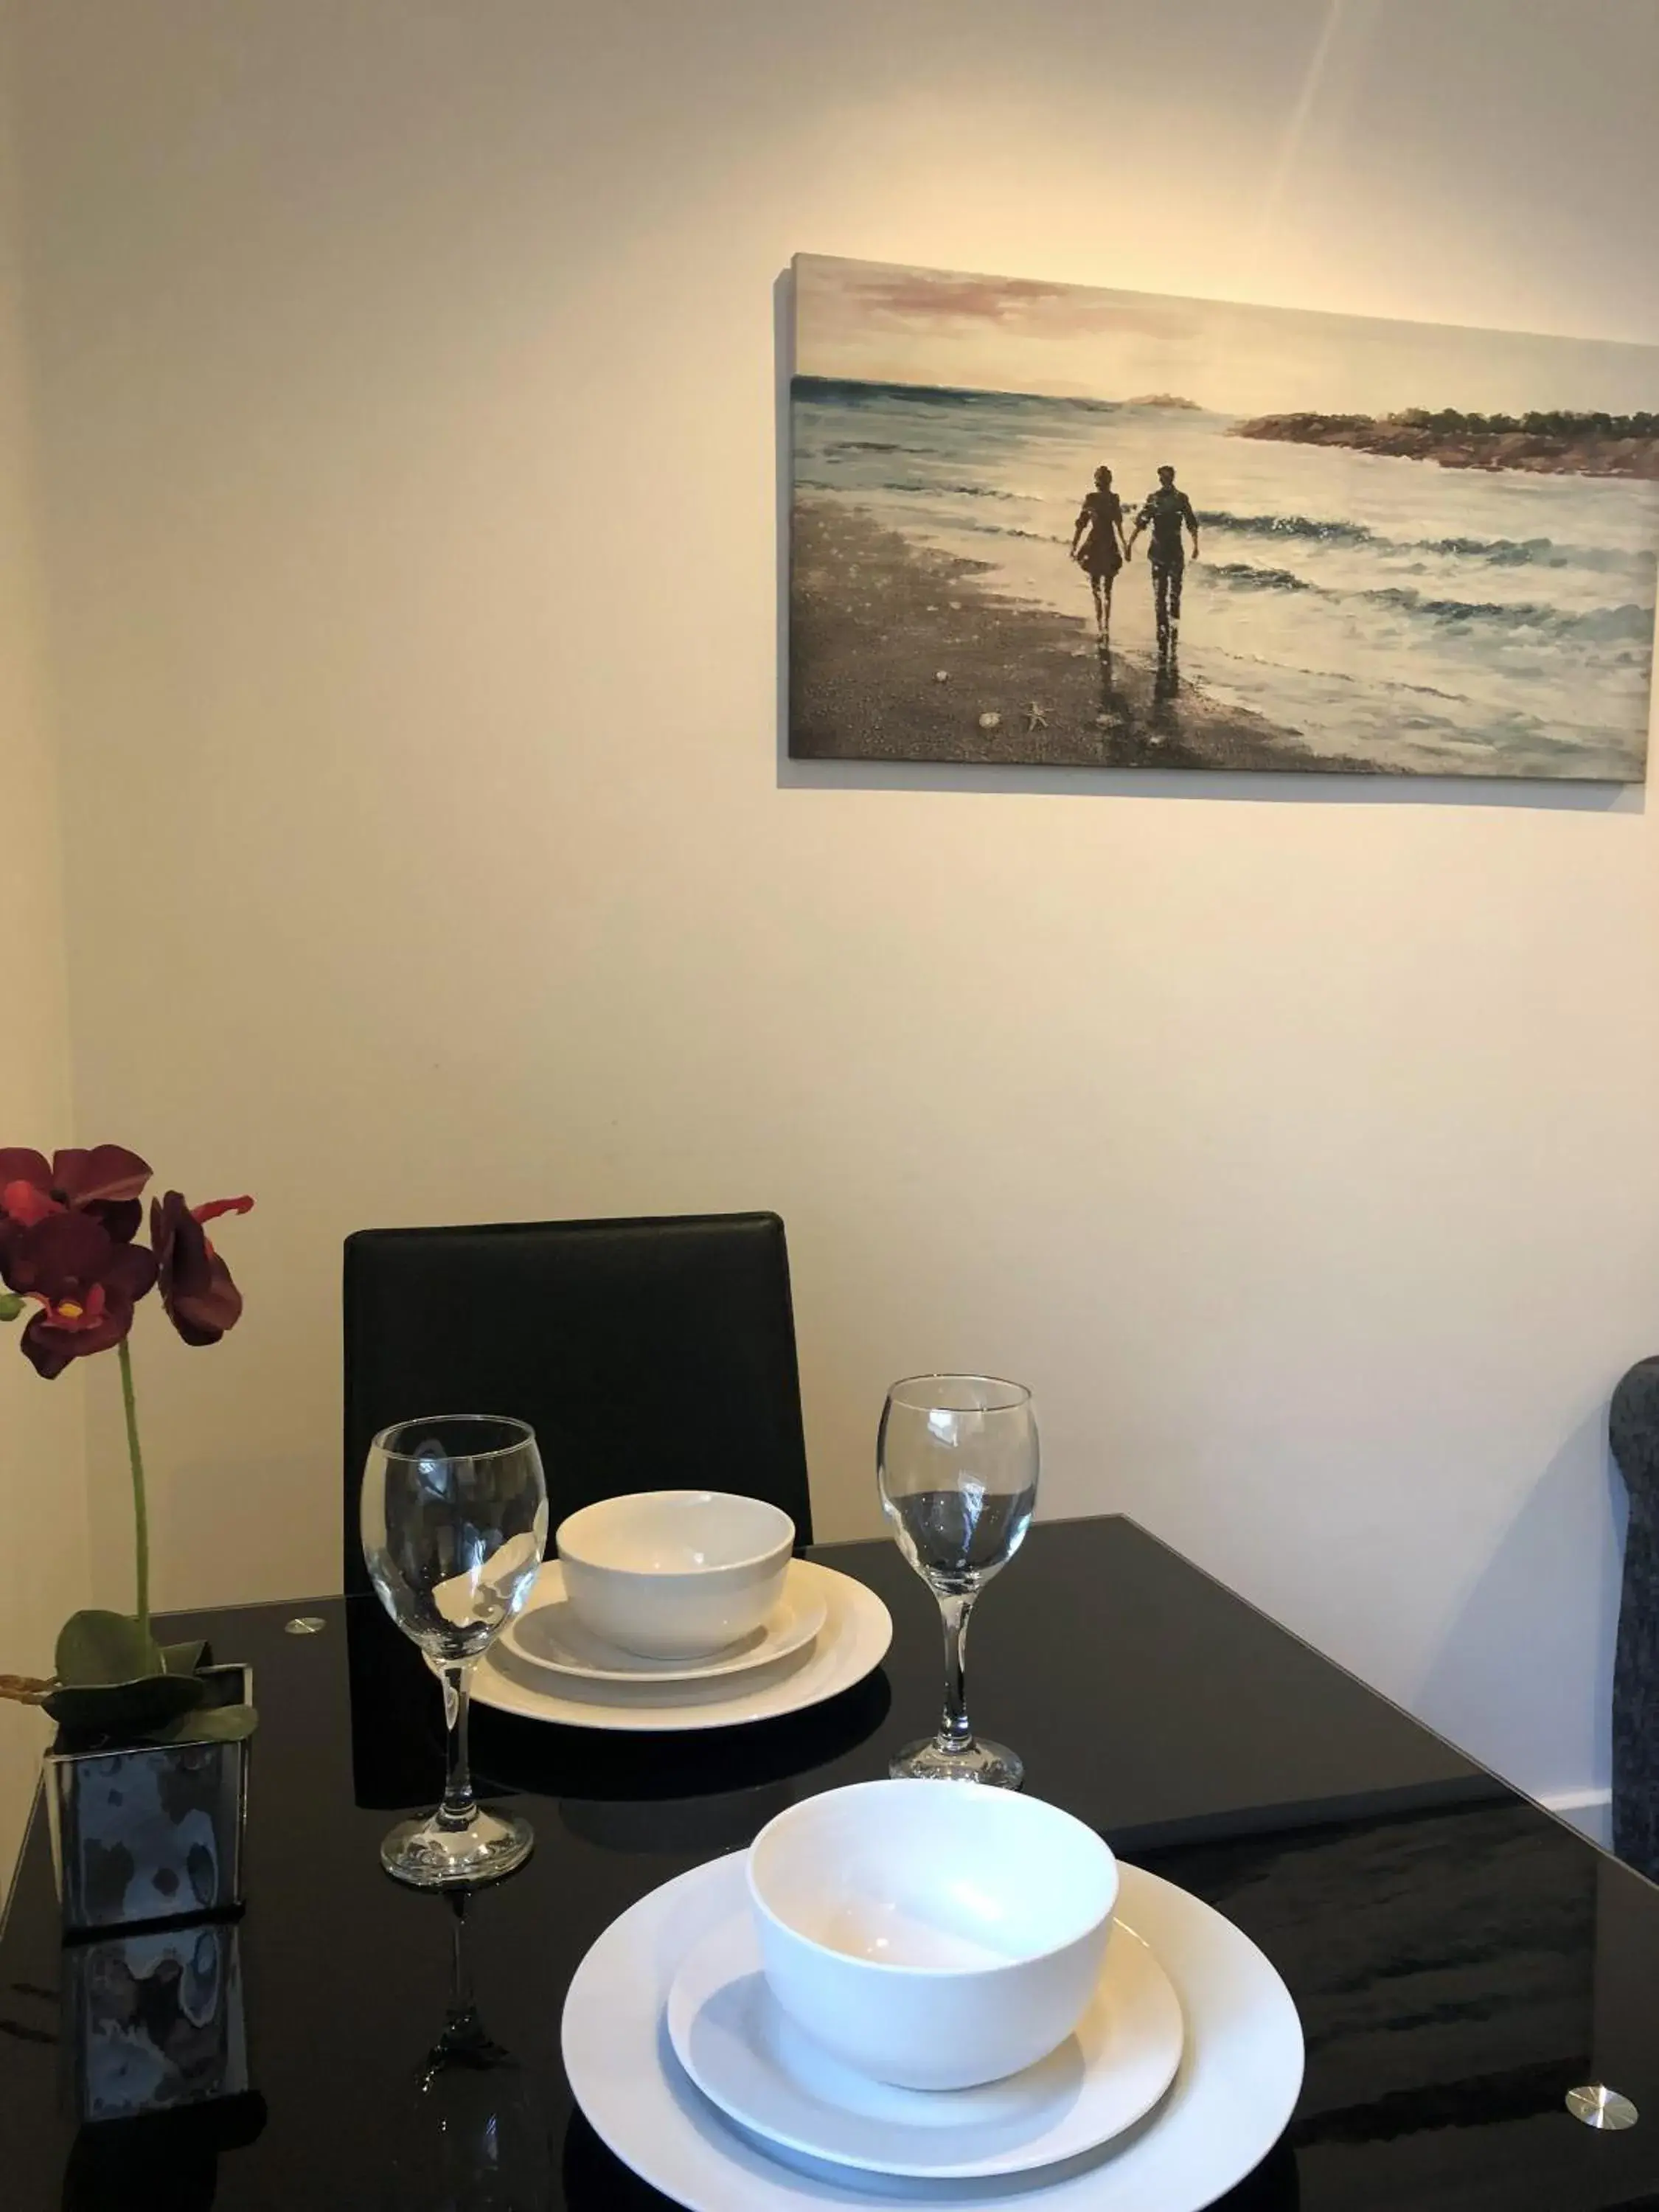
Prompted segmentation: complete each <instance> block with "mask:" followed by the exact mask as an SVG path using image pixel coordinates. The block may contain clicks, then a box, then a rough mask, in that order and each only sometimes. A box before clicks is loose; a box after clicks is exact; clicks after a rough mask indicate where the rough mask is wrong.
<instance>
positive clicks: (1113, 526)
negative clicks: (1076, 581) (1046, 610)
mask: <svg viewBox="0 0 1659 2212" xmlns="http://www.w3.org/2000/svg"><path fill="white" fill-rule="evenodd" d="M1128 557H1129V545H1128V540H1127V538H1125V537H1124V535H1123V502H1122V501H1121V499H1120V498H1119V497H1118V495H1117V494H1116V493H1115V491H1114V490H1113V489H1112V472H1111V471H1110V470H1109V468H1105V467H1102V468H1098V469H1097V470H1096V471H1095V488H1094V489H1093V490H1092V491H1091V492H1089V493H1087V494H1085V497H1084V501H1083V505H1082V507H1081V508H1080V509H1079V513H1078V518H1077V526H1076V527H1075V529H1074V530H1073V532H1072V558H1073V560H1074V561H1075V562H1077V564H1078V566H1079V568H1081V569H1082V570H1083V572H1084V574H1085V575H1086V576H1087V577H1088V579H1089V582H1090V584H1091V586H1092V587H1093V591H1094V595H1095V623H1096V626H1097V629H1098V630H1099V633H1100V642H1101V644H1102V645H1104V644H1105V642H1106V639H1107V635H1108V632H1109V629H1110V628H1111V621H1112V586H1113V583H1114V582H1115V580H1116V576H1117V572H1118V570H1119V569H1120V568H1121V567H1122V566H1123V563H1124V562H1126V561H1127V559H1128Z"/></svg>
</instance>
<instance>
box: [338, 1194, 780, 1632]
mask: <svg viewBox="0 0 1659 2212" xmlns="http://www.w3.org/2000/svg"><path fill="white" fill-rule="evenodd" d="M422 1413H509V1414H512V1415H513V1416H514V1417H515V1418H517V1419H520V1420H525V1421H528V1422H529V1423H530V1424H531V1425H532V1427H533V1428H534V1430H535V1431H536V1435H537V1437H538V1440H539V1442H540V1444H541V1452H542V1461H543V1464H544V1467H545V1468H546V1470H547V1487H548V1495H549V1500H550V1524H551V1526H552V1527H553V1528H556V1527H557V1526H558V1524H559V1522H561V1521H562V1519H563V1518H564V1516H566V1515H567V1514H568V1513H574V1511H575V1510H576V1508H577V1507H578V1506H579V1505H586V1504H591V1503H592V1501H593V1500H594V1499H595V1498H611V1497H615V1496H617V1494H618V1493H619V1492H624V1491H630V1490H678V1489H708V1490H735V1491H741V1492H745V1493H746V1494H748V1495H750V1496H751V1497H756V1498H769V1499H770V1500H771V1502H772V1503H773V1504H777V1505H781V1506H782V1508H783V1510H785V1512H786V1513H788V1514H789V1515H791V1516H793V1520H794V1522H795V1527H796V1529H797V1531H798V1534H799V1541H800V1542H801V1543H802V1544H808V1543H810V1542H811V1539H812V1508H811V1496H810V1493H809V1492H808V1489H807V1481H806V1443H805V1436H804V1435H803V1432H802V1429H801V1416H800V1378H799V1370H798V1369H797V1367H796V1364H795V1324H794V1316H793V1310H792V1308H791V1305H790V1299H789V1256H788V1251H787V1247H786V1245H785V1243H784V1234H783V1224H782V1222H781V1220H779V1218H778V1217H777V1215H776V1214H775V1213H714V1214H684V1215H676V1216H669V1217H667V1218H659V1219H647V1220H637V1221H530V1222H501V1223H497V1224H495V1225H489V1226H486V1227H482V1228H471V1229H365V1230H360V1231H358V1232H357V1234H356V1236H353V1237H348V1238H347V1239H346V1246H345V1530H344V1534H345V1562H344V1564H345V1587H346V1589H348V1590H366V1589H368V1587H369V1582H368V1573H367V1571H366V1570H365V1568H364V1565H363V1557H362V1541H361V1536H360V1533H359V1528H358V1517H357V1510H358V1508H357V1502H358V1495H359V1492H360V1491H361V1488H362V1470H363V1459H364V1455H365V1454H366V1452H367V1451H368V1446H369V1443H371V1441H372V1440H373V1438H374V1435H375V1433H376V1431H379V1430H380V1429H383V1428H385V1427H386V1426H387V1425H389V1424H390V1423H392V1422H393V1421H399V1420H405V1419H414V1418H416V1417H417V1416H418V1415H420V1414H422Z"/></svg>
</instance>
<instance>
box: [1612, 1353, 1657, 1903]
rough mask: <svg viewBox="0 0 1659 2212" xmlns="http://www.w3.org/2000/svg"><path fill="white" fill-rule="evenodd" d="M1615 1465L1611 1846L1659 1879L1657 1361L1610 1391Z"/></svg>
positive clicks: (1643, 1362)
mask: <svg viewBox="0 0 1659 2212" xmlns="http://www.w3.org/2000/svg"><path fill="white" fill-rule="evenodd" d="M1607 1428H1608V1436H1609V1440H1610V1442H1611V1443H1612V1445H1613V1460H1614V1462H1615V1463H1616V1465H1617V1467H1618V1468H1619V1472H1620V1474H1621V1475H1623V1477H1624V1479H1625V1487H1626V1490H1627V1491H1628V1492H1630V1528H1629V1531H1628V1533H1627V1534H1626V1539H1625V1584H1624V1589H1623V1592H1622V1594H1621V1595H1620V1601H1619V1649H1618V1654H1617V1656H1616V1658H1615V1660H1614V1662H1613V1850H1615V1851H1617V1852H1618V1854H1619V1856H1620V1858H1621V1859H1623V1860H1625V1861H1626V1863H1627V1864H1629V1865H1631V1866H1633V1867H1635V1868H1637V1869H1638V1870H1639V1871H1640V1872H1641V1873H1643V1874H1644V1875H1647V1876H1648V1878H1649V1879H1650V1881H1659V1359H1643V1360H1638V1363H1637V1364H1636V1365H1635V1366H1634V1367H1632V1369H1631V1370H1630V1372H1629V1374H1628V1375H1626V1376H1625V1378H1624V1380H1623V1381H1622V1382H1621V1383H1620V1385H1619V1388H1618V1389H1616V1390H1615V1391H1614V1392H1613V1410H1612V1413H1611V1415H1610V1417H1609V1419H1608V1423H1607Z"/></svg>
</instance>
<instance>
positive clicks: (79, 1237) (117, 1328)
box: [0, 1154, 155, 1383]
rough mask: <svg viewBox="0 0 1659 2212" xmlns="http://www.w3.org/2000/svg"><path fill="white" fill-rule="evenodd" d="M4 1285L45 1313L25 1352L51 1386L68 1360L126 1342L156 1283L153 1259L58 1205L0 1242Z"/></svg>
mask: <svg viewBox="0 0 1659 2212" xmlns="http://www.w3.org/2000/svg"><path fill="white" fill-rule="evenodd" d="M59 1158H62V1155H61V1154H60V1155H59ZM0 1280H3V1281H4V1283H5V1284H6V1286H7V1288H8V1289H9V1290H12V1291H16V1292H17V1293H18V1295H19V1296H20V1297H25V1298H30V1299H33V1301H34V1303H35V1304H37V1305H38V1306H39V1307H40V1312H39V1313H37V1314H36V1315H35V1316H34V1317H33V1320H31V1322H29V1324H28V1327H27V1328H26V1329H25V1330H24V1331H23V1338H22V1344H23V1351H24V1352H25V1354H26V1355H27V1358H29V1359H30V1361H32V1363H33V1366H34V1368H35V1370H36V1372H37V1373H38V1374H40V1375H41V1376H44V1377H45V1378H46V1381H47V1382H48V1383H50V1382H51V1381H52V1379H53V1378H54V1377H55V1376H59V1375H61V1374H62V1373H63V1371H64V1369H65V1368H66V1367H67V1366H68V1365H69V1364H70V1360H72V1359H82V1358H85V1357H86V1356H87V1354H88V1352H107V1351H109V1349H110V1348H111V1346H113V1345H117V1344H119V1343H120V1342H121V1340H123V1338H124V1337H125V1335H126V1334H127V1332H128V1330H129V1329H131V1327H132V1310H133V1308H134V1306H135V1305H136V1304H137V1302H138V1300H139V1299H140V1298H142V1297H143V1295H144V1293H145V1292H146V1291H148V1290H149V1288H150V1286H151V1285H152V1284H153V1283H154V1282H155V1254H154V1253H153V1252H150V1251H149V1250H147V1249H146V1248H145V1247H144V1246H143V1245H142V1244H132V1243H118V1241H117V1240H116V1239H115V1238H114V1237H112V1236H111V1235H110V1233H109V1231H108V1230H107V1229H106V1228H105V1226H104V1225H103V1224H102V1222H100V1221H98V1220H96V1219H94V1217H93V1215H92V1214H91V1213H90V1212H74V1211H71V1210H70V1209H69V1208H68V1207H65V1206H58V1207H57V1208H55V1209H54V1210H53V1211H52V1212H48V1213H46V1214H43V1215H42V1216H41V1217H40V1218H39V1219H38V1220H35V1221H33V1222H27V1223H23V1224H15V1225H14V1226H13V1229H12V1232H11V1234H10V1235H9V1237H7V1238H6V1239H4V1240H3V1241H0Z"/></svg>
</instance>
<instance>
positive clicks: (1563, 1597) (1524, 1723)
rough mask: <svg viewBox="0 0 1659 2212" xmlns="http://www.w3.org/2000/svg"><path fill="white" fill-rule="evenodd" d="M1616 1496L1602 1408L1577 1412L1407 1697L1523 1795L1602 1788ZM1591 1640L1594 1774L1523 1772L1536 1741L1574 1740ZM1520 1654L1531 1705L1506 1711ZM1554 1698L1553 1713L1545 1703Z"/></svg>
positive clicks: (1617, 1553)
mask: <svg viewBox="0 0 1659 2212" xmlns="http://www.w3.org/2000/svg"><path fill="white" fill-rule="evenodd" d="M1625 1520H1626V1498H1625V1487H1624V1484H1623V1482H1622V1481H1621V1480H1620V1475H1619V1471H1618V1469H1617V1468H1615V1467H1614V1466H1613V1459H1612V1455H1611V1454H1610V1452H1609V1451H1608V1449H1607V1413H1606V1411H1605V1409H1604V1408H1602V1407H1598V1408H1597V1409H1596V1411H1595V1413H1593V1414H1590V1415H1587V1416H1586V1418H1585V1419H1584V1420H1583V1421H1582V1422H1581V1423H1580V1424H1579V1425H1578V1427H1577V1428H1576V1429H1575V1430H1574V1431H1573V1432H1572V1434H1571V1436H1570V1437H1568V1439H1567V1441H1566V1442H1565V1443H1564V1444H1563V1445H1562V1447H1561V1449H1559V1451H1558V1452H1557V1453H1556V1455H1555V1456H1554V1458H1553V1460H1552V1461H1551V1462H1550V1463H1549V1466H1548V1467H1547V1468H1546V1469H1545V1471H1544V1473H1543V1474H1542V1475H1541V1477H1540V1478H1539V1480H1538V1481H1537V1483H1536V1484H1535V1485H1534V1488H1533V1490H1532V1492H1531V1494H1530V1495H1529V1496H1528V1499H1527V1502H1526V1504H1524V1505H1523V1506H1522V1509H1521V1510H1520V1512H1519V1513H1518V1514H1517V1515H1516V1517H1515V1519H1514V1520H1513V1521H1512V1522H1510V1526H1509V1528H1508V1529H1507V1530H1506V1531H1505V1532H1504V1536H1503V1539H1502V1541H1500V1542H1499V1544H1498V1547H1497V1549H1496V1551H1495V1552H1494V1553H1492V1558H1491V1559H1490V1560H1489V1561H1488V1563H1487V1565H1486V1568H1485V1569H1484V1571H1482V1572H1481V1573H1480V1576H1479V1577H1477V1578H1476V1580H1475V1581H1474V1583H1473V1584H1472V1586H1471V1587H1470V1589H1469V1590H1468V1595H1466V1596H1465V1598H1464V1601H1463V1603H1462V1607H1461V1608H1460V1609H1459V1611H1458V1613H1457V1615H1456V1617H1455V1620H1454V1621H1453V1622H1452V1625H1451V1626H1450V1628H1449V1631H1448V1632H1447V1634H1446V1637H1445V1639H1444V1641H1443V1644H1441V1647H1440V1650H1439V1651H1438V1653H1437V1655H1436V1656H1435V1659H1434V1661H1433V1662H1432V1664H1431V1666H1430V1668H1429V1669H1428V1671H1427V1673H1426V1674H1425V1676H1424V1679H1423V1681H1422V1684H1421V1686H1420V1688H1419V1692H1418V1694H1417V1696H1416V1697H1415V1699H1413V1708H1414V1710H1415V1711H1418V1712H1419V1713H1420V1714H1421V1715H1422V1716H1423V1717H1424V1718H1425V1720H1426V1721H1427V1722H1428V1723H1430V1725H1431V1727H1434V1728H1437V1729H1440V1730H1441V1731H1442V1732H1443V1734H1444V1735H1449V1737H1450V1738H1451V1739H1452V1741H1454V1742H1456V1743H1466V1742H1468V1741H1480V1742H1482V1743H1484V1744H1485V1746H1486V1757H1487V1758H1488V1759H1489V1760H1490V1762H1491V1763H1492V1765H1495V1766H1496V1767H1497V1768H1498V1771H1500V1772H1501V1773H1503V1774H1504V1775H1506V1776H1508V1777H1510V1778H1512V1779H1514V1780H1515V1781H1516V1782H1517V1783H1518V1784H1520V1785H1521V1786H1522V1788H1523V1789H1528V1790H1533V1791H1534V1792H1553V1791H1562V1792H1565V1791H1573V1790H1590V1789H1596V1788H1601V1789H1605V1788H1606V1787H1607V1778H1608V1772H1609V1764H1610V1758H1611V1741H1612V1721H1611V1714H1612V1700H1613V1641H1614V1638H1615V1635H1616V1633H1617V1630H1618V1626H1619V1584H1620V1571H1621V1563H1622V1559H1623V1555H1624V1540H1625ZM1587 1635H1588V1636H1589V1637H1591V1638H1593V1639H1594V1645H1595V1668H1594V1675H1593V1681H1594V1692H1593V1696H1594V1705H1595V1710H1594V1715H1593V1725H1594V1729H1595V1771H1594V1772H1593V1773H1590V1774H1569V1773H1551V1772H1544V1773H1540V1772H1537V1771H1534V1761H1535V1759H1536V1757H1537V1753H1536V1751H1535V1750H1529V1748H1528V1747H1535V1746H1538V1745H1541V1744H1551V1743H1563V1742H1571V1741H1575V1740H1577V1739H1580V1738H1582V1735H1583V1718H1584V1716H1583V1713H1582V1711H1579V1710H1578V1709H1577V1703H1576V1693H1575V1692H1574V1689H1573V1685H1574V1684H1576V1683H1577V1682H1580V1681H1582V1680H1583V1659H1582V1653H1583V1639H1584V1638H1585V1637H1586V1636H1587ZM1523 1649H1524V1650H1525V1652H1526V1654H1527V1658H1526V1669H1525V1673H1526V1680H1527V1681H1528V1684H1529V1685H1530V1688H1529V1689H1528V1693H1527V1694H1528V1698H1529V1699H1531V1703H1530V1705H1529V1706H1528V1709H1527V1710H1526V1711H1520V1710H1518V1709H1517V1699H1516V1679H1517V1668H1516V1654H1517V1653H1518V1652H1519V1651H1521V1650H1523ZM1541 1699H1543V1700H1545V1701H1547V1700H1549V1699H1556V1700H1558V1701H1559V1710H1555V1711H1552V1710H1551V1709H1550V1708H1549V1705H1548V1704H1547V1702H1546V1705H1545V1709H1544V1710H1543V1711H1540V1710H1539V1701H1540V1700H1541Z"/></svg>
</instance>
